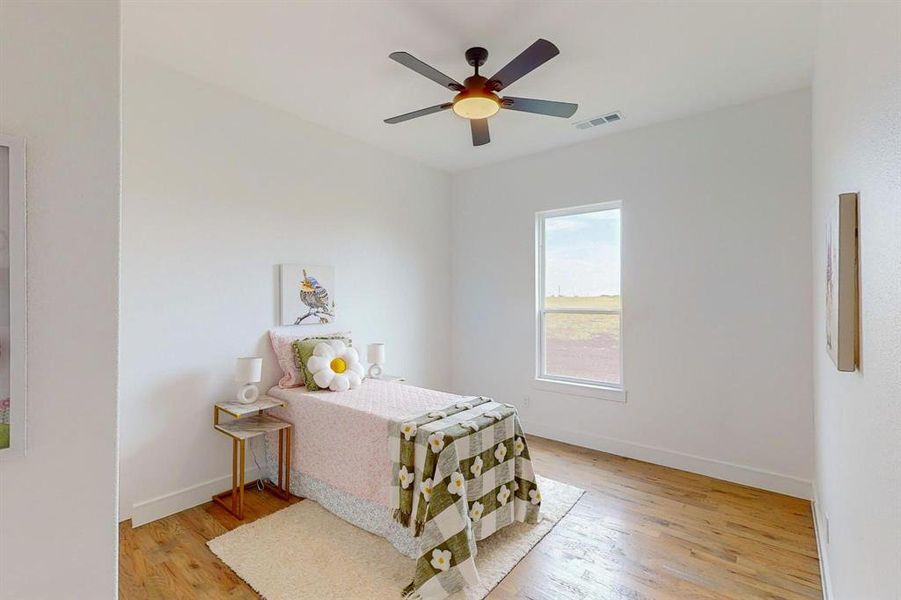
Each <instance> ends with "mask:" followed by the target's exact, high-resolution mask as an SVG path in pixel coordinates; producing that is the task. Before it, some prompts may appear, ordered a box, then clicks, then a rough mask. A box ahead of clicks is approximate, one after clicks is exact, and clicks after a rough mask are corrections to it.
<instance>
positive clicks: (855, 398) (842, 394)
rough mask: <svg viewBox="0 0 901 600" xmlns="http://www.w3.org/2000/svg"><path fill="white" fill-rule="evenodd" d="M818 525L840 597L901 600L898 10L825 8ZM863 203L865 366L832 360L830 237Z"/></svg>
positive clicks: (819, 181)
mask: <svg viewBox="0 0 901 600" xmlns="http://www.w3.org/2000/svg"><path fill="white" fill-rule="evenodd" d="M813 155H814V159H813V165H814V166H813V182H814V185H813V192H814V194H813V265H814V282H815V285H814V288H813V306H814V315H813V317H814V321H813V333H814V337H813V343H814V347H813V355H814V368H815V375H814V387H815V414H816V484H817V516H818V518H819V526H820V531H821V533H822V534H823V537H825V530H826V526H825V521H826V518H827V517H828V520H829V527H828V530H829V542H828V543H826V544H823V541H824V540H821V549H822V550H823V552H822V556H821V558H822V560H823V564H824V567H825V570H826V574H827V577H828V582H827V586H828V587H829V588H830V590H831V596H832V597H833V598H835V599H837V600H838V599H844V598H867V599H869V600H881V599H890V598H892V599H895V598H901V500H899V498H901V4H898V3H882V4H878V3H863V2H860V3H826V4H824V5H823V15H822V22H821V28H820V36H819V47H818V52H817V60H816V73H815V79H814V86H813ZM852 191H856V192H859V193H860V196H859V202H860V204H859V208H860V222H859V225H860V230H859V231H860V233H859V243H860V310H861V327H862V331H861V347H860V351H861V367H860V370H858V371H857V372H854V373H839V372H838V371H837V370H836V369H835V366H834V365H833V364H832V361H831V360H830V359H829V357H828V355H827V354H826V350H825V340H824V327H825V326H824V322H825V321H824V318H825V317H824V309H823V297H824V295H825V291H824V283H823V282H824V279H825V276H824V273H825V255H826V251H825V227H826V219H827V215H828V213H829V210H830V208H831V207H833V206H834V203H835V202H836V201H837V200H836V199H837V197H838V194H839V193H841V192H852Z"/></svg>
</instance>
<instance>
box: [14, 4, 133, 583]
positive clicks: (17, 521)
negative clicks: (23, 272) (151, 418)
mask: <svg viewBox="0 0 901 600" xmlns="http://www.w3.org/2000/svg"><path fill="white" fill-rule="evenodd" d="M119 83H120V79H119V7H118V3H117V2H53V3H51V2H19V1H10V0H4V1H3V2H0V130H2V131H3V132H4V133H7V134H10V135H18V136H22V137H24V138H26V143H27V149H26V152H27V180H28V181H27V196H28V425H27V427H28V441H27V454H26V455H25V456H24V457H9V456H3V457H2V458H0V598H9V599H16V600H18V599H25V598H27V599H28V600H42V599H47V600H56V599H59V598H73V599H90V600H95V599H99V598H113V597H115V594H116V572H117V571H116V566H117V564H118V563H117V557H116V545H117V533H116V531H117V530H116V380H117V375H116V372H117V365H116V360H117V358H116V355H117V326H118V325H117V310H118V308H117V306H118V298H117V288H118V252H119V154H120V139H119V116H120V115H119Z"/></svg>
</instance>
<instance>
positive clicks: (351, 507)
mask: <svg viewBox="0 0 901 600" xmlns="http://www.w3.org/2000/svg"><path fill="white" fill-rule="evenodd" d="M268 437H269V436H266V465H265V477H267V478H268V479H269V480H270V481H278V460H277V455H276V445H275V444H273V443H270V441H269V439H268ZM291 493H292V494H294V495H295V496H300V497H301V498H306V499H309V500H312V501H314V502H316V503H318V504H319V505H320V506H322V507H323V508H325V509H326V510H327V511H329V512H330V513H332V514H334V515H335V516H337V517H339V518H341V519H343V520H345V521H347V522H348V523H350V524H351V525H355V526H356V527H359V528H360V529H364V530H366V531H368V532H369V533H373V534H375V535H377V536H380V537H383V538H385V539H386V540H388V541H389V542H391V545H393V546H394V547H395V548H397V550H398V552H400V553H401V554H404V555H405V556H409V557H410V558H412V559H416V558H418V557H419V540H418V539H417V538H414V537H413V531H412V530H410V529H409V528H407V527H404V526H402V525H400V524H399V523H397V522H396V521H395V520H394V519H392V518H391V510H390V509H389V508H388V507H387V506H385V505H382V504H379V503H377V502H373V501H371V500H366V499H363V498H357V497H356V496H353V495H351V494H348V493H347V492H345V491H343V490H339V489H338V488H336V487H334V486H333V485H330V484H328V483H325V482H323V481H320V480H319V479H316V478H314V477H310V476H308V475H304V474H303V473H302V472H300V471H298V470H296V469H291ZM385 494H386V496H387V494H388V485H387V484H386V485H385Z"/></svg>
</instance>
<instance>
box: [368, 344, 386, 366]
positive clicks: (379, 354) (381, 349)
mask: <svg viewBox="0 0 901 600" xmlns="http://www.w3.org/2000/svg"><path fill="white" fill-rule="evenodd" d="M366 355H367V357H368V358H369V362H370V363H371V364H376V365H381V364H383V363H384V362H385V344H381V343H379V344H369V345H368V346H367V347H366Z"/></svg>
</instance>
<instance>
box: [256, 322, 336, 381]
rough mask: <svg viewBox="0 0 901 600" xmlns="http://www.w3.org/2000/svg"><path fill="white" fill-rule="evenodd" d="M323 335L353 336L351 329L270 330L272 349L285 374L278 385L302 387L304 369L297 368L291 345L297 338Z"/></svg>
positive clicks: (302, 338)
mask: <svg viewBox="0 0 901 600" xmlns="http://www.w3.org/2000/svg"><path fill="white" fill-rule="evenodd" d="M323 337H326V338H328V337H347V338H349V337H351V333H350V332H349V331H345V332H342V333H316V334H310V335H298V334H297V332H295V331H292V332H290V333H288V332H286V331H284V329H282V330H278V329H270V330H269V341H270V342H272V350H273V352H275V357H276V358H277V359H278V366H280V367H281V368H282V373H284V375H283V376H282V378H281V379H279V380H278V387H280V388H293V387H301V386H302V385H303V384H304V376H303V371H302V370H301V369H298V368H297V363H296V362H295V361H294V348H292V347H291V344H293V343H294V342H295V341H297V340H305V339H307V338H323Z"/></svg>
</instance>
